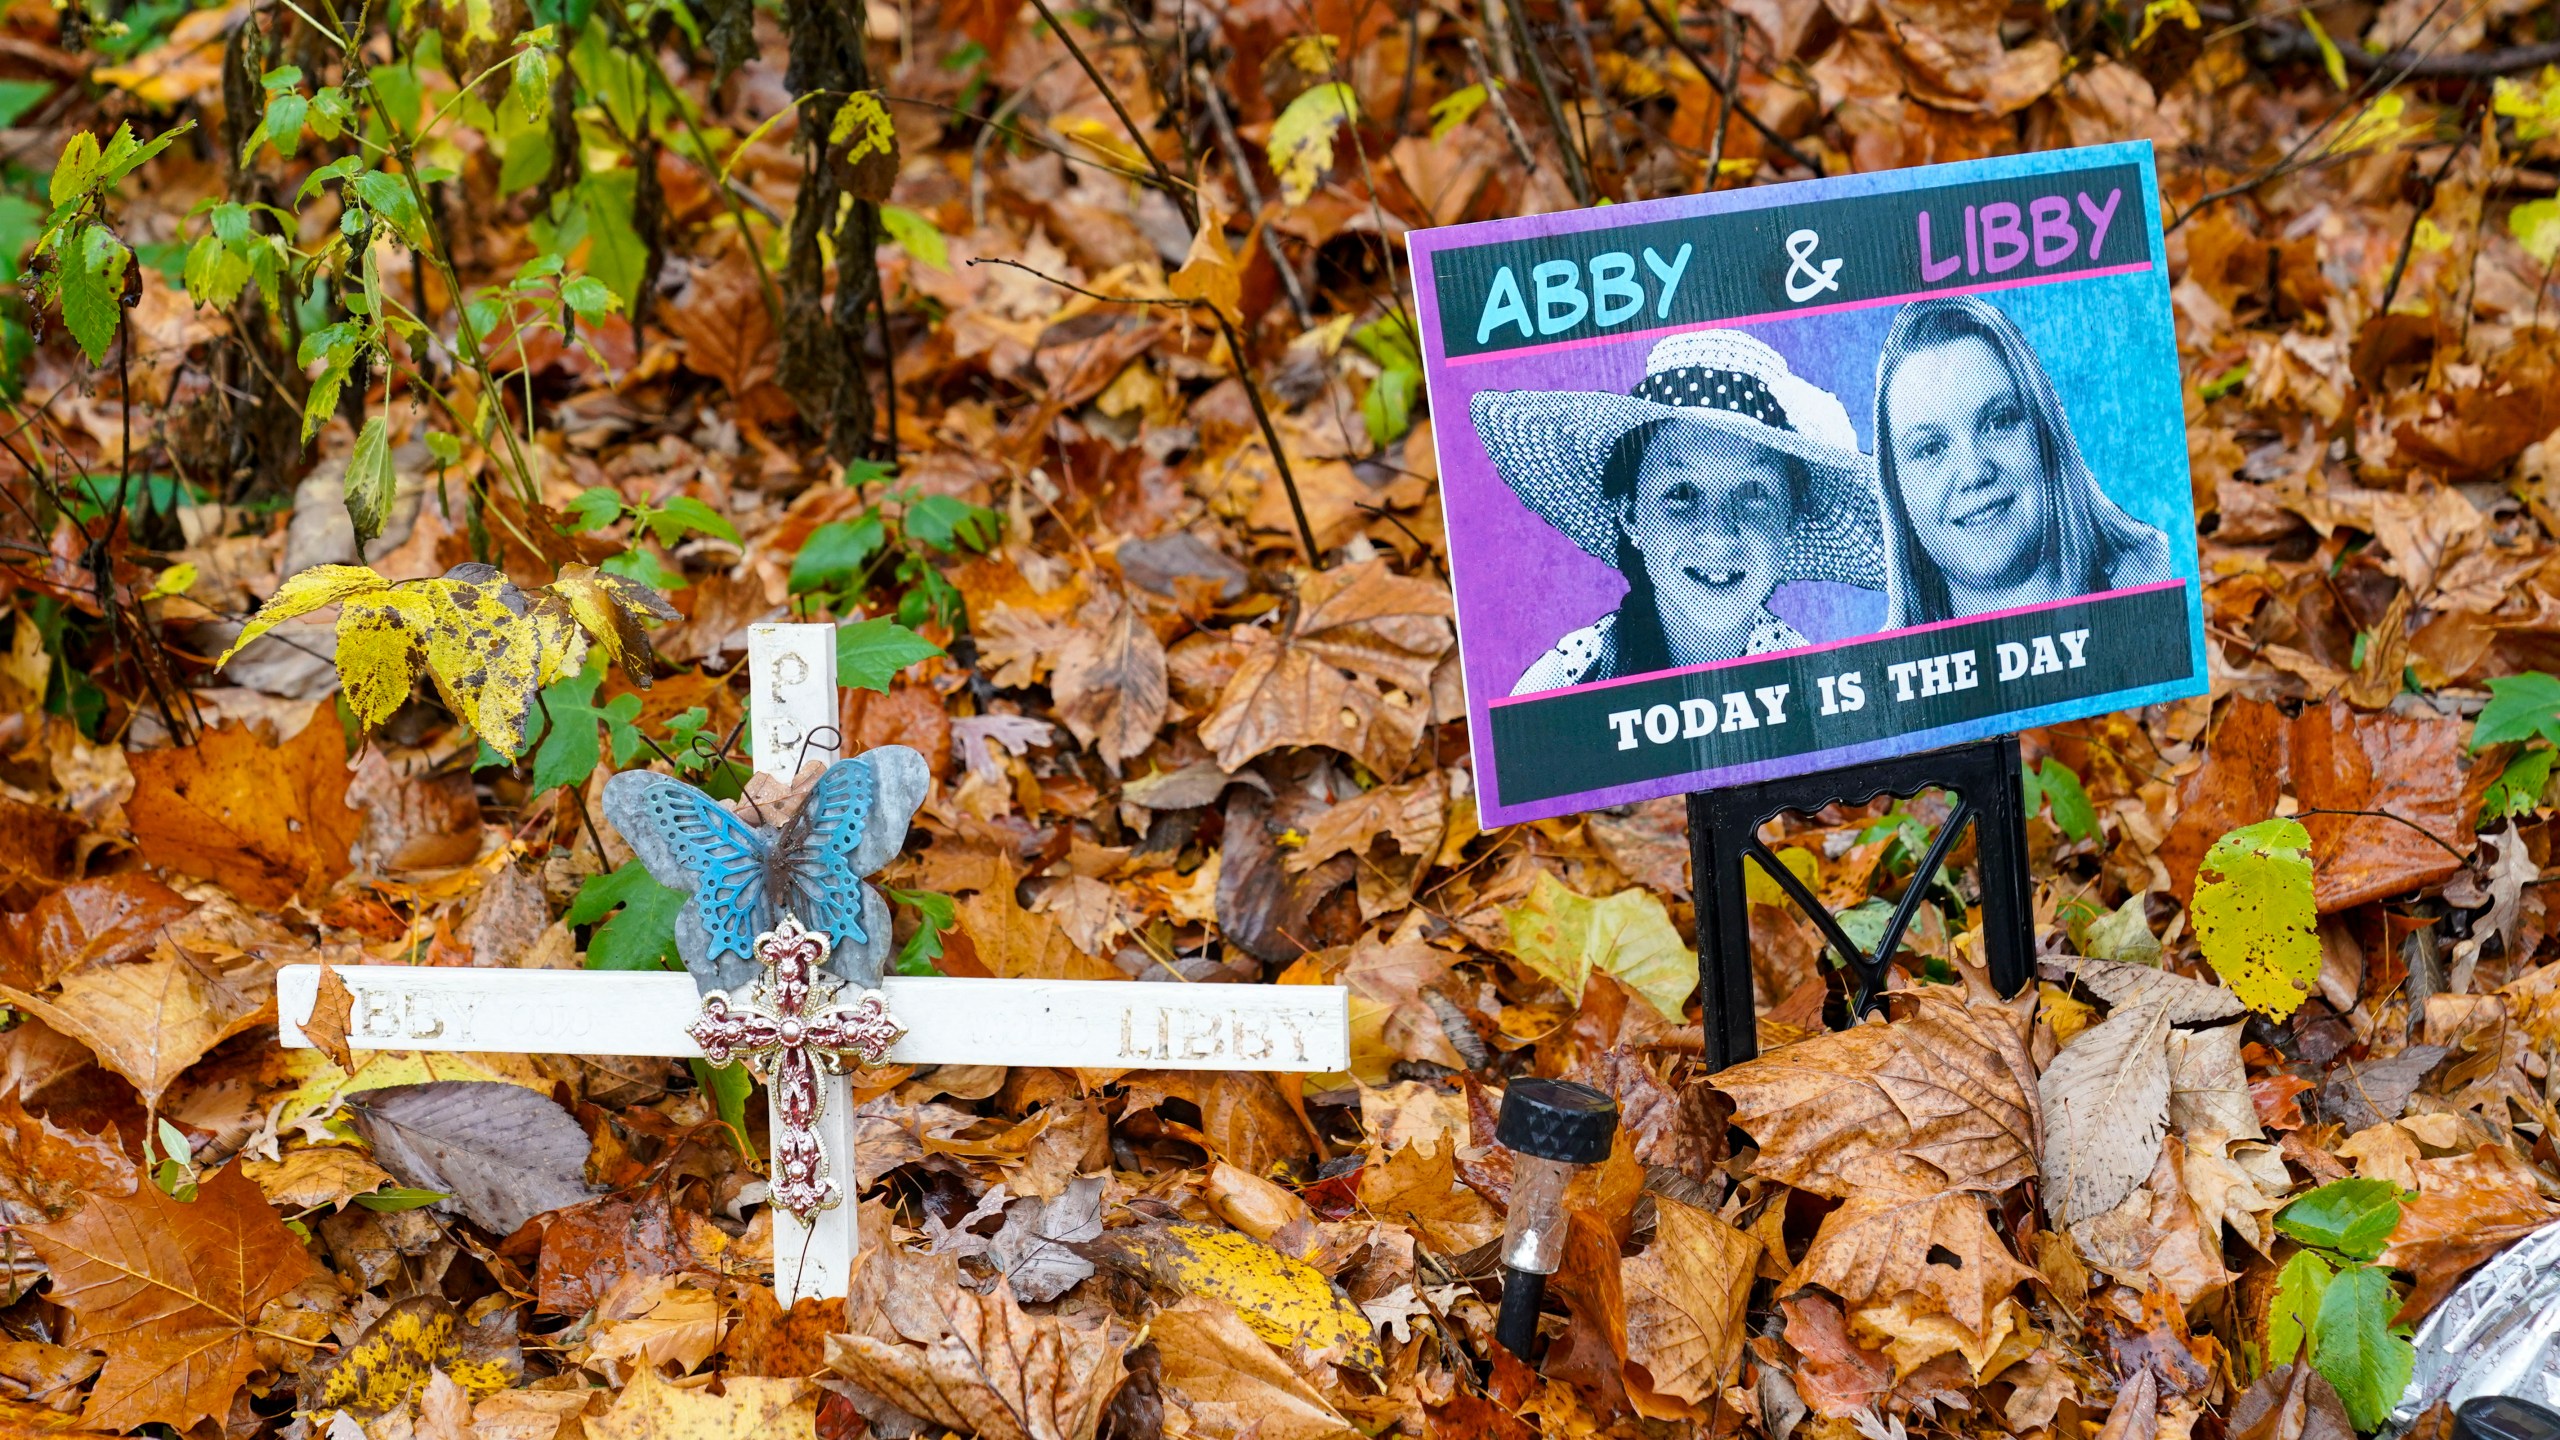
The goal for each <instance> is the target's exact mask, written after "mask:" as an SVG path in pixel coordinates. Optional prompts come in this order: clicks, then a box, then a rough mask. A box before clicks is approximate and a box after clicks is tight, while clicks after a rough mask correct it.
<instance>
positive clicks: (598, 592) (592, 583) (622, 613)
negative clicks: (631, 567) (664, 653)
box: [537, 565, 681, 686]
mask: <svg viewBox="0 0 2560 1440" xmlns="http://www.w3.org/2000/svg"><path fill="white" fill-rule="evenodd" d="M550 588H551V591H552V593H553V594H555V595H558V596H559V597H560V598H561V599H562V600H564V601H566V602H567V603H568V607H569V614H570V615H571V616H573V617H575V618H576V620H577V622H578V625H579V627H580V628H582V629H584V630H585V631H586V632H587V633H588V634H589V635H592V636H594V637H595V638H596V640H597V642H598V643H600V644H602V645H603V646H604V653H605V655H606V657H607V658H609V659H611V660H612V661H613V663H614V664H616V665H619V666H621V667H622V668H623V670H624V671H626V672H627V673H629V675H630V676H631V678H632V680H633V681H634V682H636V683H638V684H640V685H642V686H646V685H647V684H648V683H649V680H650V678H651V677H650V672H651V671H652V670H653V669H655V668H656V665H657V652H656V651H654V650H652V649H651V648H650V647H649V634H648V632H647V631H645V630H643V629H641V628H640V621H641V618H642V617H644V616H646V617H648V618H651V619H656V620H674V619H678V618H681V617H680V616H679V615H678V614H677V612H676V607H674V606H673V605H670V604H668V603H667V602H666V601H665V600H664V599H661V598H660V597H659V595H658V592H657V591H655V590H652V589H650V588H649V587H648V586H646V585H643V584H641V583H640V582H639V581H637V580H632V579H628V578H626V577H624V576H621V575H615V574H612V573H610V572H608V571H604V570H598V569H596V568H595V567H594V566H592V565H563V566H561V567H560V578H559V579H557V580H554V581H552V582H551V587H550ZM537 613H541V612H540V611H537ZM564 648H565V647H564Z"/></svg>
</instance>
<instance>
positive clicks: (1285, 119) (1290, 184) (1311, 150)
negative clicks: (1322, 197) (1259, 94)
mask: <svg viewBox="0 0 2560 1440" xmlns="http://www.w3.org/2000/svg"><path fill="white" fill-rule="evenodd" d="M1359 117H1360V101H1359V99H1358V98H1357V97H1356V96H1354V95H1353V94H1352V93H1351V87H1350V86H1348V85H1345V84H1342V83H1340V82H1339V81H1336V82H1334V83H1331V84H1326V85H1317V86H1314V87H1311V88H1310V89H1308V90H1307V91H1306V92H1305V93H1303V94H1301V95H1299V96H1298V98H1297V99H1295V100H1292V101H1290V102H1289V108H1288V109H1286V110H1283V111H1281V112H1280V118H1279V119H1278V120H1275V121H1273V122H1272V124H1271V141H1270V145H1269V147H1268V148H1269V158H1270V160H1271V173H1272V175H1273V176H1275V177H1277V178H1278V180H1279V181H1280V193H1281V195H1282V197H1283V198H1285V199H1286V200H1287V201H1288V202H1289V203H1290V204H1292V205H1304V204H1305V203H1307V197H1308V196H1309V195H1312V194H1314V193H1315V189H1316V185H1317V183H1318V182H1319V181H1321V180H1323V179H1324V175H1325V172H1326V171H1328V170H1330V169H1332V168H1333V137H1334V132H1335V131H1336V130H1337V129H1339V128H1341V127H1342V126H1343V125H1346V124H1348V123H1350V122H1351V121H1353V120H1356V119H1358V118H1359Z"/></svg>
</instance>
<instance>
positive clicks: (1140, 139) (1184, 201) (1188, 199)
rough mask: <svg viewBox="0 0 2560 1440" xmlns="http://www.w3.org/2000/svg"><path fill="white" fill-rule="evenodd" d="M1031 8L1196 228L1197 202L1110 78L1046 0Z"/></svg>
mask: <svg viewBox="0 0 2560 1440" xmlns="http://www.w3.org/2000/svg"><path fill="white" fill-rule="evenodd" d="M1031 8H1032V9H1034V10H1037V11H1039V12H1040V18H1041V19H1043V20H1046V21H1047V22H1049V29H1050V31H1051V33H1053V34H1055V35H1056V36H1057V37H1058V40H1059V42H1060V43H1061V44H1063V45H1065V46H1066V47H1067V54H1068V55H1070V56H1072V57H1074V59H1075V62H1076V64H1077V65H1078V66H1079V67H1081V68H1082V69H1083V71H1084V78H1086V79H1087V80H1090V81H1092V82H1093V88H1094V89H1095V90H1097V91H1100V92H1101V94H1102V101H1103V103H1104V104H1106V105H1109V106H1110V107H1111V113H1112V114H1114V115H1116V116H1118V117H1119V118H1120V128H1121V129H1123V130H1126V131H1128V132H1129V143H1130V144H1132V145H1134V146H1136V147H1137V149H1138V153H1139V154H1141V155H1143V156H1145V157H1146V159H1147V165H1148V168H1150V169H1152V170H1153V171H1154V172H1155V177H1156V186H1157V188H1159V189H1161V190H1163V191H1164V193H1165V195H1166V197H1167V198H1168V199H1170V200H1172V201H1173V203H1174V204H1175V206H1177V207H1178V208H1180V209H1181V211H1182V218H1183V219H1184V220H1186V221H1188V222H1190V225H1191V228H1192V229H1194V230H1197V229H1199V228H1200V206H1199V204H1198V202H1197V201H1196V200H1194V199H1193V197H1192V195H1191V192H1190V191H1188V190H1186V189H1184V188H1183V186H1182V182H1180V181H1178V180H1176V179H1174V178H1173V172H1172V171H1170V170H1168V169H1166V168H1165V164H1164V158H1163V157H1162V156H1160V155H1158V154H1156V147H1154V146H1153V145H1150V144H1148V143H1147V136H1146V132H1145V131H1143V130H1140V129H1139V128H1138V122H1137V121H1135V120H1133V119H1131V118H1130V117H1129V107H1127V106H1125V105H1123V104H1121V103H1120V93H1119V92H1118V91H1116V90H1114V89H1112V88H1111V82H1109V81H1107V80H1105V79H1103V78H1102V72H1101V71H1099V70H1096V69H1095V68H1093V61H1092V60H1091V59H1090V58H1089V57H1088V56H1086V54H1085V53H1084V47H1083V46H1081V45H1079V44H1077V43H1076V37H1074V36H1073V35H1070V34H1068V33H1067V27H1066V26H1065V25H1064V24H1063V23H1061V22H1060V21H1059V19H1058V17H1057V16H1056V14H1054V13H1052V12H1051V11H1050V9H1049V0H1031Z"/></svg>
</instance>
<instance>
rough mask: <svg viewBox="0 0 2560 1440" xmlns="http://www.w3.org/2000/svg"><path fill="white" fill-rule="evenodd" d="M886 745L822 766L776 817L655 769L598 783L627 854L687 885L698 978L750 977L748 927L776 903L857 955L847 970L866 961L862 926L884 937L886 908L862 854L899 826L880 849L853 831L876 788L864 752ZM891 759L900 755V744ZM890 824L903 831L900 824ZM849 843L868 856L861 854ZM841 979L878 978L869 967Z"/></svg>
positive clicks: (873, 860)
mask: <svg viewBox="0 0 2560 1440" xmlns="http://www.w3.org/2000/svg"><path fill="white" fill-rule="evenodd" d="M892 748H895V747H892ZM889 754H890V752H889V750H888V749H884V750H881V751H875V752H873V753H872V754H870V755H862V756H856V757H854V758H851V759H846V760H838V761H836V762H835V763H833V764H831V765H829V766H828V767H827V769H826V772H825V774H823V775H821V776H820V777H819V779H818V783H817V784H816V786H814V787H813V788H812V789H811V790H810V792H809V797H808V800H807V801H806V803H804V804H803V805H802V806H801V807H800V809H799V812H798V813H797V814H794V815H793V816H791V817H790V818H789V819H788V820H786V821H785V822H783V823H782V824H781V825H779V826H774V827H763V826H756V825H750V824H748V823H746V822H745V821H743V820H741V819H739V818H738V817H737V816H735V815H732V814H730V813H729V811H727V810H726V809H724V808H722V807H721V805H720V804H719V803H718V802H717V801H714V800H713V799H712V798H711V797H710V796H708V795H705V794H703V793H702V792H701V791H699V790H696V789H695V788H693V787H692V786H690V785H687V784H685V783H683V782H682V781H680V780H674V779H671V778H669V777H667V776H664V775H655V774H650V773H647V772H645V771H636V770H635V771H625V772H623V773H622V774H619V775H616V776H614V777H613V778H612V779H611V780H610V781H608V782H606V785H605V793H604V810H605V814H606V815H607V816H608V817H610V818H611V819H612V821H613V823H614V825H615V826H616V827H617V828H618V829H620V830H621V831H622V833H623V837H624V838H625V839H627V840H629V841H630V842H631V847H632V850H633V853H635V854H637V855H638V856H639V857H640V860H641V862H642V863H643V864H645V865H646V866H647V867H648V869H649V873H650V874H651V875H652V876H654V877H655V878H656V879H657V881H658V883H660V884H662V885H665V886H666V887H668V888H669V889H672V890H688V891H691V892H692V894H693V898H692V899H691V900H690V901H689V902H687V904H686V906H685V908H684V911H683V912H682V913H681V914H679V916H678V917H677V924H676V941H677V947H678V949H679V950H680V951H682V953H683V955H684V959H685V964H686V966H687V968H689V969H691V970H692V971H694V973H695V978H696V979H697V980H698V981H699V982H701V983H703V984H704V985H706V986H718V987H721V988H726V987H728V986H730V985H733V984H736V983H739V981H740V980H741V979H742V978H744V977H747V976H751V975H752V974H753V973H754V971H755V963H754V946H755V938H756V936H758V935H760V934H762V933H764V932H765V931H767V930H770V929H772V928H773V927H774V926H775V925H776V924H778V923H780V921H781V918H782V915H783V913H784V912H785V911H788V912H790V913H792V914H795V915H797V916H799V917H800V920H801V923H803V924H805V925H807V926H808V927H809V928H811V929H813V930H816V931H819V932H821V933H823V934H825V935H827V936H829V937H830V938H831V939H832V940H833V941H834V947H835V954H836V955H837V956H838V957H839V958H840V959H851V960H853V961H854V962H855V964H854V966H853V967H852V968H854V969H857V970H875V971H876V966H877V959H876V958H875V956H874V954H873V952H876V951H878V950H879V949H881V947H880V946H877V945H874V944H873V943H872V936H873V933H874V931H875V930H877V931H878V932H879V933H880V934H881V935H882V936H883V937H884V938H885V936H886V933H887V925H886V923H885V922H886V920H887V913H886V908H887V907H886V906H885V904H883V902H882V901H881V900H880V899H879V897H878V896H877V895H876V894H874V893H873V892H872V890H871V887H869V886H867V885H865V884H863V883H862V877H863V875H864V874H866V873H868V871H869V870H870V869H872V868H874V867H876V866H877V865H878V864H879V863H880V862H881V860H883V859H885V858H886V854H885V853H882V854H872V853H868V852H870V851H883V850H884V849H885V850H888V851H894V849H895V846H896V843H897V839H903V834H901V835H900V836H899V837H897V838H896V839H891V840H889V841H888V843H887V845H886V846H885V847H884V846H883V845H881V844H874V845H872V846H869V847H865V846H864V844H863V840H864V838H865V835H866V833H867V832H868V830H869V829H870V827H871V824H872V821H873V810H874V803H875V800H876V799H877V798H878V792H879V789H880V784H879V776H878V775H877V773H876V772H875V769H874V765H873V761H874V759H875V758H877V757H880V756H884V755H889ZM890 758H891V759H893V760H895V759H903V758H905V752H903V750H901V751H900V753H899V754H897V755H894V756H890ZM893 768H894V767H893ZM916 768H919V769H921V766H920V765H919V766H918V767H916ZM900 788H904V787H900ZM911 808H912V805H911V804H910V805H909V806H906V807H902V809H911ZM891 818H895V819H903V815H901V816H898V817H891ZM898 828H899V829H900V831H901V832H903V830H904V826H903V824H901V825H900V826H899V827H898ZM858 851H860V852H865V853H863V854H862V855H861V856H860V857H859V858H860V860H867V861H868V862H869V863H868V864H863V863H859V861H858V859H857V852H858ZM864 961H869V962H870V963H869V964H864V963H862V962H864ZM831 968H835V969H837V970H839V971H842V970H845V969H846V968H847V967H846V966H844V965H841V964H839V965H836V966H834V967H831ZM846 978H848V979H853V980H855V981H857V983H865V984H876V983H878V980H877V975H876V973H874V974H872V975H868V976H865V975H858V974H854V975H848V976H847V977H846Z"/></svg>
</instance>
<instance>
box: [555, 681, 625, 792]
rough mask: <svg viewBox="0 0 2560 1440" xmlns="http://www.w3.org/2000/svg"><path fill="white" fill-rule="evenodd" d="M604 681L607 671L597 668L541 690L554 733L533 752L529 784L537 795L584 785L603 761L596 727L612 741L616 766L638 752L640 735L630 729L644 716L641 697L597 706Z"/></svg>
mask: <svg viewBox="0 0 2560 1440" xmlns="http://www.w3.org/2000/svg"><path fill="white" fill-rule="evenodd" d="M603 680H604V671H603V669H602V668H601V667H594V668H590V669H586V670H581V671H579V672H578V673H577V674H575V675H564V676H562V677H560V678H559V679H558V680H555V681H553V682H552V683H551V684H550V685H549V686H548V687H546V688H545V689H544V690H543V692H542V705H543V708H544V709H545V710H546V711H548V712H549V713H550V716H551V729H550V730H549V732H548V733H546V734H545V735H544V736H543V737H542V743H541V744H540V745H537V746H536V747H534V752H533V780H532V782H531V783H532V786H533V791H534V793H535V794H537V795H539V794H541V793H543V792H544V791H547V790H553V789H557V788H558V787H560V786H562V785H583V784H585V783H586V781H587V777H588V776H589V775H592V774H594V773H595V768H596V764H597V762H599V761H600V760H602V759H603V758H604V751H603V747H602V746H601V745H600V744H599V743H598V742H597V740H596V727H597V726H598V725H602V726H603V727H604V728H605V730H606V731H607V732H608V734H609V735H610V737H611V739H612V742H613V758H614V763H615V764H617V765H619V764H622V763H624V762H626V761H628V760H629V759H630V758H631V756H632V754H633V752H635V751H637V750H638V749H639V748H640V731H639V728H638V727H637V726H635V725H633V724H632V722H633V721H634V720H636V719H638V718H639V715H640V697H639V696H637V695H627V694H626V695H616V696H614V697H613V698H612V699H611V700H609V701H607V702H605V703H604V704H603V705H598V704H596V703H595V694H596V686H597V685H598V684H600V683H602V682H603Z"/></svg>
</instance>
